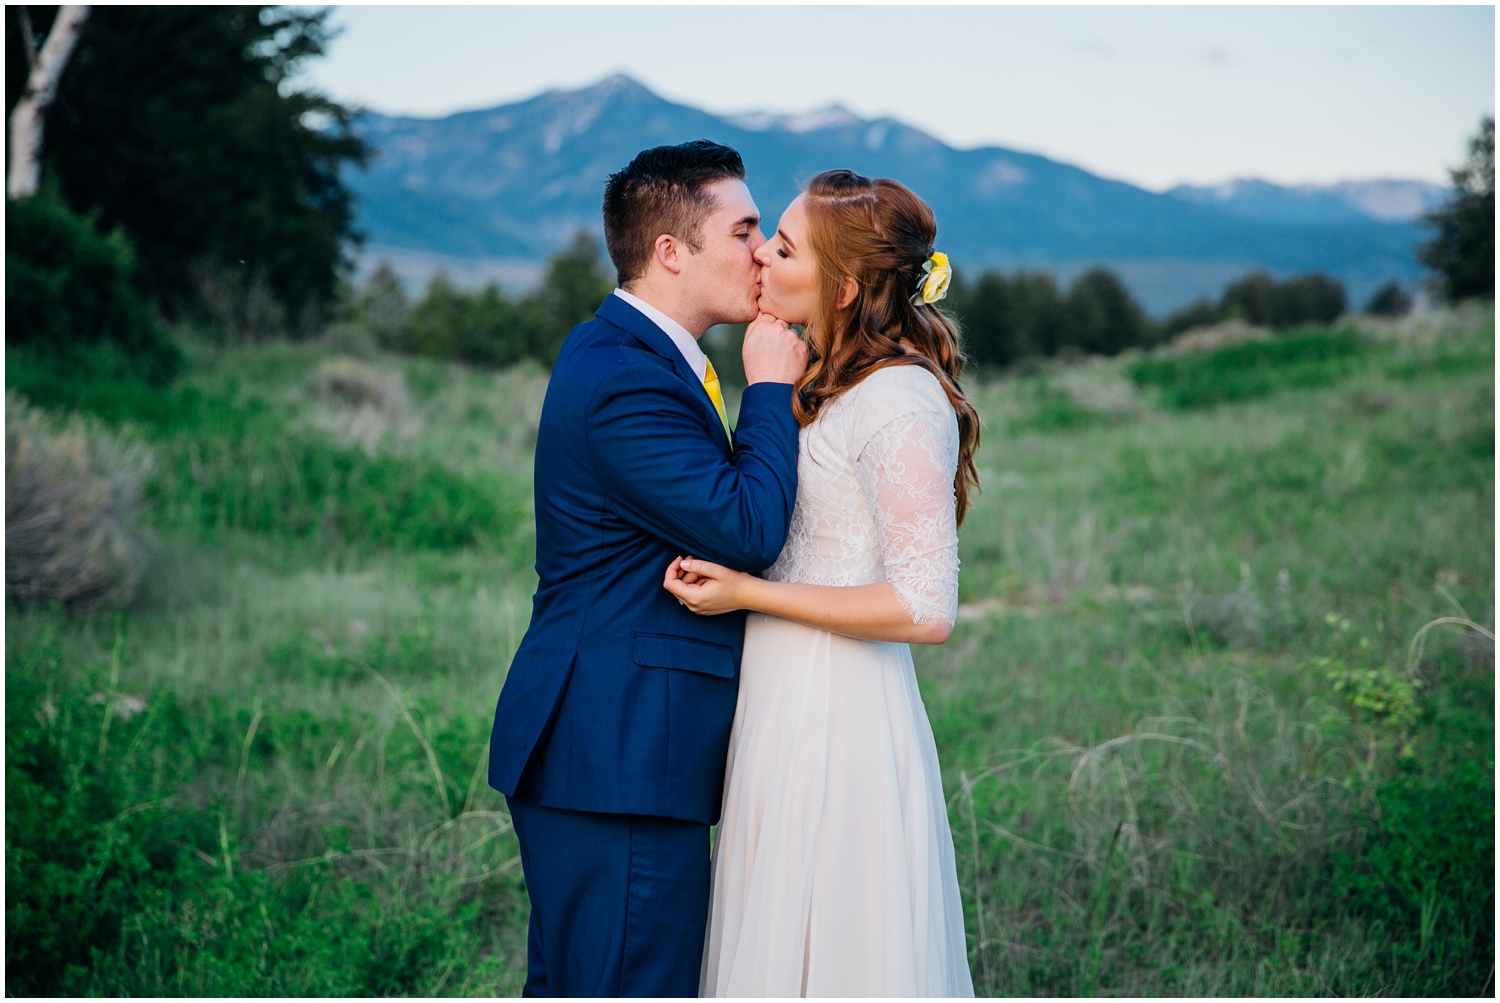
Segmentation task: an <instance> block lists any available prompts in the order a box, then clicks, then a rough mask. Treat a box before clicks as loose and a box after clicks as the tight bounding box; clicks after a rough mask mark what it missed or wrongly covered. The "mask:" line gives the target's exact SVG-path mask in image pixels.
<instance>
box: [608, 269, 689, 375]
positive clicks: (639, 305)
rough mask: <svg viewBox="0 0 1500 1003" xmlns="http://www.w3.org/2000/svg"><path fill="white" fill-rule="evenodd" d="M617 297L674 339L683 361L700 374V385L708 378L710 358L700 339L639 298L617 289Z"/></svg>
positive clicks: (673, 341) (673, 342)
mask: <svg viewBox="0 0 1500 1003" xmlns="http://www.w3.org/2000/svg"><path fill="white" fill-rule="evenodd" d="M615 295H616V296H618V297H620V299H622V300H624V301H625V302H626V303H629V304H630V305H631V306H633V307H635V308H636V309H637V310H639V311H640V312H641V313H643V314H645V315H646V316H647V317H649V318H650V319H651V320H652V321H653V322H655V324H656V326H657V327H659V328H661V329H662V331H664V332H665V333H666V335H667V337H668V338H671V339H672V344H674V345H676V346H677V350H678V351H679V352H681V353H682V359H683V361H684V362H686V363H687V364H688V365H689V366H691V367H692V369H693V372H695V373H697V374H698V382H699V383H702V382H703V381H704V380H705V379H707V378H708V356H706V355H704V354H703V349H701V348H699V347H698V339H697V338H695V337H693V336H692V335H691V334H689V333H688V329H687V328H685V327H683V326H682V325H681V324H679V323H677V322H676V321H675V320H673V319H672V318H671V317H668V316H667V315H666V314H664V313H662V312H661V311H660V310H658V309H656V307H654V306H652V305H651V304H650V303H647V302H646V301H645V300H643V299H641V298H640V297H639V296H632V295H630V293H627V292H626V291H625V290H623V289H616V290H615Z"/></svg>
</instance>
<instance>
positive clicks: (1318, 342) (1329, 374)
mask: <svg viewBox="0 0 1500 1003" xmlns="http://www.w3.org/2000/svg"><path fill="white" fill-rule="evenodd" d="M1362 350H1363V346H1362V345H1361V342H1360V340H1359V336H1358V335H1357V334H1355V333H1354V332H1353V331H1345V330H1340V331H1306V332H1302V333H1292V334H1287V335H1283V336H1282V337H1279V338H1275V339H1273V340H1270V341H1246V342H1243V343H1241V344H1238V345H1233V346H1231V347H1229V348H1225V349H1221V350H1220V351H1217V352H1213V353H1211V354H1208V355H1180V356H1175V357H1174V356H1157V357H1154V358H1149V359H1141V360H1139V361H1138V362H1135V363H1133V364H1132V365H1131V366H1130V368H1129V370H1128V372H1129V375H1130V377H1131V379H1133V380H1135V381H1136V383H1138V384H1140V385H1141V386H1154V387H1157V388H1159V389H1160V391H1161V395H1162V403H1164V404H1166V405H1167V406H1169V407H1176V408H1196V407H1211V406H1213V405H1215V404H1222V403H1230V402H1234V401H1244V400H1253V399H1255V398H1258V397H1265V396H1268V395H1270V394H1271V393H1274V392H1275V391H1277V390H1281V389H1287V388H1291V387H1321V386H1328V385H1330V384H1332V383H1333V382H1334V381H1335V380H1337V379H1338V378H1339V377H1340V376H1342V375H1343V374H1344V373H1345V372H1346V371H1347V370H1348V369H1349V368H1350V366H1351V365H1352V363H1353V362H1354V360H1355V359H1356V358H1357V357H1358V356H1359V355H1360V353H1361V351H1362Z"/></svg>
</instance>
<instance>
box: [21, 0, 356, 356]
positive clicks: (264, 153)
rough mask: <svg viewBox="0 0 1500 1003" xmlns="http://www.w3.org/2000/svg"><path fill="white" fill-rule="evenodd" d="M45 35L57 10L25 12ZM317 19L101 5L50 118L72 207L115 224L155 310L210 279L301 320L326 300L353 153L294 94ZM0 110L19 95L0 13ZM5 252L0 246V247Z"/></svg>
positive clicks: (282, 12) (247, 9) (344, 135)
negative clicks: (2, 97) (2, 59)
mask: <svg viewBox="0 0 1500 1003" xmlns="http://www.w3.org/2000/svg"><path fill="white" fill-rule="evenodd" d="M29 10H30V12H31V20H32V24H33V26H34V27H35V29H36V30H37V31H39V32H43V33H45V32H46V31H47V29H48V28H49V26H50V24H51V21H52V17H53V16H54V11H55V8H53V9H49V8H45V7H42V8H38V7H32V8H29ZM327 18H328V12H327V11H322V12H317V11H308V10H299V9H296V8H283V7H271V6H262V5H240V6H227V7H201V6H200V7H191V6H190V7H163V8H147V7H98V8H96V9H95V10H94V11H93V13H92V15H91V16H90V18H89V20H88V22H87V24H86V25H85V26H84V29H83V32H82V34H81V36H80V38H79V42H78V47H77V49H76V50H75V51H74V53H73V56H72V59H71V60H70V62H69V65H68V67H67V70H66V72H65V73H64V75H63V77H62V81H61V84H60V87H59V91H58V98H57V101H56V103H55V104H54V105H53V106H52V110H51V113H50V115H49V117H48V120H47V134H46V152H47V158H48V159H47V163H48V168H49V170H50V171H52V172H54V173H55V175H56V177H57V179H58V180H59V181H60V183H61V189H62V192H63V194H64V195H65V196H66V198H67V201H68V203H69V204H70V205H72V206H74V207H76V208H79V209H85V210H95V209H97V210H98V212H99V219H98V223H99V226H100V227H102V228H105V229H114V228H115V227H123V228H124V229H125V231H126V232H127V233H128V234H129V235H130V237H131V239H132V241H133V242H134V244H135V247H136V250H137V252H138V254H139V267H140V274H141V277H142V279H143V281H144V282H145V284H146V287H147V288H148V289H149V290H150V292H151V294H152V295H153V297H154V298H155V299H156V301H157V303H158V304H159V305H161V306H163V307H165V308H168V309H177V308H181V307H185V306H195V305H196V304H197V303H198V301H199V298H200V289H199V281H200V278H201V277H203V276H205V275H207V276H211V277H212V280H213V281H214V282H216V283H217V284H218V286H219V287H221V288H222V289H225V290H227V291H228V292H229V293H230V294H232V295H234V296H239V297H241V298H243V297H247V296H251V295H252V294H254V292H255V290H256V289H257V288H259V289H262V290H265V291H267V292H268V293H269V294H270V296H271V297H273V298H274V300H275V301H277V302H279V304H280V305H281V306H282V307H284V308H285V311H286V313H287V314H288V315H289V317H290V319H291V320H292V322H293V323H294V325H296V326H298V327H305V326H306V325H305V323H303V321H304V318H307V319H312V317H313V316H314V315H315V314H316V313H317V312H318V311H319V310H320V309H321V308H322V307H323V306H324V305H326V304H327V303H328V302H329V301H330V300H331V299H332V297H333V295H334V292H335V286H336V276H337V273H338V270H339V268H340V267H341V265H342V263H343V244H344V242H345V241H346V240H347V239H349V238H350V237H351V236H352V234H353V219H354V217H353V206H352V204H351V200H350V195H349V193H348V192H347V190H345V188H344V187H343V185H342V183H341V182H340V180H339V172H340V170H341V169H342V168H343V167H344V166H345V165H347V164H350V163H357V162H360V161H362V160H363V158H364V156H365V148H364V146H363V144H362V143H361V142H360V141H359V140H358V139H357V138H356V137H354V135H353V134H352V132H351V131H350V128H349V124H350V113H349V112H348V111H347V110H346V109H345V108H343V107H342V106H340V105H339V104H337V103H335V102H333V101H330V100H328V99H326V98H324V97H322V96H319V95H317V94H314V93H311V92H308V91H306V90H302V89H298V88H296V87H295V86H294V85H293V83H292V82H293V80H294V78H295V74H296V71H297V69H298V67H299V66H300V64H301V63H302V62H303V61H304V60H306V59H308V58H312V57H316V56H318V55H321V54H322V53H323V52H324V51H325V49H326V47H327V44H328V41H329V37H330V36H329V29H328V27H327V23H326V22H327ZM6 45H7V58H6V67H7V72H6V108H7V109H9V108H10V107H11V106H12V105H14V103H15V101H16V99H17V97H18V96H19V94H20V92H21V88H22V87H23V86H24V81H25V75H26V59H25V56H24V43H23V40H22V38H21V27H20V14H19V10H18V8H15V7H10V8H7V10H6ZM7 246H11V245H10V244H9V242H8V244H7Z"/></svg>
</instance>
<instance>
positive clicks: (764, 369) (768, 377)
mask: <svg viewBox="0 0 1500 1003" xmlns="http://www.w3.org/2000/svg"><path fill="white" fill-rule="evenodd" d="M744 356H745V380H746V381H747V382H749V383H796V382H797V380H798V379H799V378H800V377H801V376H802V374H803V372H805V371H806V369H807V346H806V345H805V344H803V342H802V339H801V338H799V337H797V333H796V332H795V331H793V330H792V329H791V328H790V327H788V326H787V325H786V324H784V323H782V322H781V321H779V320H777V319H776V318H775V317H772V316H771V315H770V314H768V313H763V314H761V315H760V316H759V317H756V318H755V320H753V321H751V322H750V326H749V327H748V328H746V329H745V348H744Z"/></svg>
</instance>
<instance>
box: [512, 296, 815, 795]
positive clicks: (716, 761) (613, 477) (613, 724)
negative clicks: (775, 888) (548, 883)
mask: <svg viewBox="0 0 1500 1003" xmlns="http://www.w3.org/2000/svg"><path fill="white" fill-rule="evenodd" d="M535 484H536V551H537V559H536V572H537V577H538V578H539V583H538V586H537V592H536V596H535V597H534V599H533V600H532V613H531V624H530V626H529V627H528V628H527V630H526V636H525V637H524V638H523V639H522V641H521V644H520V647H519V648H518V649H517V651H516V655H515V658H514V659H513V660H512V661H511V666H510V672H509V674H508V675H507V677H506V680H505V685H504V687H503V688H502V690H501V692H500V700H499V703H498V705H497V707H496V708H495V726H494V730H493V732H492V733H491V737H490V784H491V786H493V787H495V788H496V789H497V790H499V791H501V792H503V793H504V794H506V795H507V796H515V795H516V794H517V793H518V790H519V791H520V793H521V795H522V796H524V797H526V798H528V799H532V800H536V801H539V802H540V803H541V804H543V805H547V806H549V807H554V808H570V809H575V810H580V811H595V812H616V813H629V814H641V815H658V816H666V817H669V818H678V819H685V820H689V821H697V822H704V823H708V824H712V823H714V822H716V821H717V820H718V816H719V802H720V799H721V796H722V791H723V782H724V762H725V758H726V756H727V755H728V748H729V728H730V724H731V723H732V722H733V719H734V707H735V701H736V699H737V697H738V694H739V664H740V653H741V651H742V649H743V647H744V628H745V615H744V613H742V612H739V613H728V614H724V615H721V616H698V615H696V614H693V613H691V612H689V611H688V610H687V609H686V607H684V606H682V605H680V604H679V603H678V602H677V600H676V598H674V597H673V596H672V594H671V593H669V592H667V591H666V590H665V589H663V588H662V579H663V578H664V577H665V574H666V569H667V565H668V564H670V563H671V562H672V559H673V558H674V557H677V556H678V555H686V554H691V555H692V556H694V557H703V558H707V559H708V560H711V561H716V562H719V563H721V564H725V565H728V566H730V567H733V568H738V569H741V570H745V571H759V570H761V569H763V568H767V567H769V566H770V565H771V564H773V563H774V562H775V560H776V557H777V556H778V555H779V554H780V553H781V548H782V546H783V544H785V542H786V535H787V529H788V527H789V525H790V523H791V515H792V504H793V502H794V500H795V498H796V493H797V424H796V420H795V418H794V417H793V416H792V411H791V386H790V384H785V383H758V384H755V385H753V386H750V387H748V388H747V389H746V390H745V393H744V396H743V397H742V398H741V401H740V414H739V421H738V425H737V428H736V431H735V442H734V448H733V449H732V450H731V448H730V444H729V441H728V436H727V435H726V433H725V429H724V425H723V423H722V422H720V420H719V416H718V414H717V412H715V410H714V406H713V402H712V401H711V400H710V399H709V396H708V392H707V391H706V390H704V388H703V384H702V383H701V382H699V380H698V377H697V375H696V374H694V372H693V371H692V369H691V368H690V367H689V366H688V364H687V363H686V362H685V361H684V360H683V358H682V355H681V353H680V352H678V350H677V348H676V346H675V345H673V344H672V341H671V339H670V338H668V337H667V335H666V333H665V332H664V331H662V330H661V329H660V328H659V327H657V326H656V324H654V323H653V322H652V321H651V320H649V319H648V318H647V317H645V315H643V314H642V313H641V312H640V311H638V310H636V309H635V308H634V307H632V306H631V305H630V304H628V303H626V302H625V301H624V300H622V299H620V297H618V296H610V297H609V298H608V299H606V300H605V301H604V304H603V305H602V306H601V307H600V308H599V310H598V313H597V315H596V317H595V319H594V320H591V321H588V322H586V323H584V324H580V325H579V326H578V327H576V328H574V329H573V331H572V333H570V334H569V335H568V338H567V341H566V342H565V343H564V344H563V348H562V352H561V354H560V355H559V356H558V359H557V365H556V366H555V367H554V368H553V370H552V380H551V382H550V383H549V385H548V387H547V396H546V400H545V402H544V403H543V406H542V417H541V426H540V428H539V430H538V432H537V444H536V482H535Z"/></svg>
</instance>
